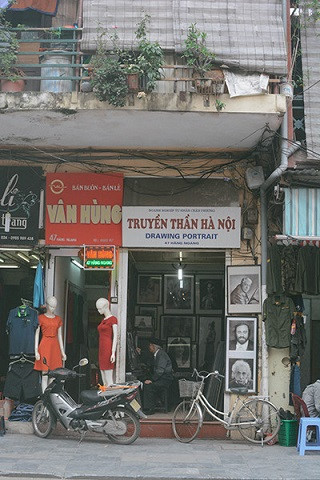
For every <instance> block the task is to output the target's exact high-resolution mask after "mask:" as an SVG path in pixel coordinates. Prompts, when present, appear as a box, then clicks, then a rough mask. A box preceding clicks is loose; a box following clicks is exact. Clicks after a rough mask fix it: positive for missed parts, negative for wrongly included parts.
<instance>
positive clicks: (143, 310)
mask: <svg viewBox="0 0 320 480" xmlns="http://www.w3.org/2000/svg"><path fill="white" fill-rule="evenodd" d="M139 313H140V315H143V316H145V315H146V316H148V317H152V325H153V328H155V327H156V326H157V319H158V309H157V307H149V306H146V307H140V308H139Z"/></svg>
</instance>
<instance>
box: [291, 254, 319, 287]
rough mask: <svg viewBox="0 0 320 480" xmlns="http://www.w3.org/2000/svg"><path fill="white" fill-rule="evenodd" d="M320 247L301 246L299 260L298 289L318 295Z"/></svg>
mask: <svg viewBox="0 0 320 480" xmlns="http://www.w3.org/2000/svg"><path fill="white" fill-rule="evenodd" d="M318 272H319V248H318V247H313V246H311V245H306V246H305V247H301V248H300V250H299V254H298V260H297V272H296V291H297V292H298V293H306V294H308V295H317V294H318V292H319V289H318V277H319V273H318Z"/></svg>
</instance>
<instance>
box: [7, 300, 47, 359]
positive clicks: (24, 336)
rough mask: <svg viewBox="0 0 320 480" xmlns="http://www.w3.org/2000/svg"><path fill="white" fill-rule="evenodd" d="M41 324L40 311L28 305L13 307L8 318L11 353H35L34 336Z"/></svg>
mask: <svg viewBox="0 0 320 480" xmlns="http://www.w3.org/2000/svg"><path fill="white" fill-rule="evenodd" d="M38 325H39V322H38V312H37V311H36V310H34V309H33V308H30V307H28V306H21V307H17V308H13V309H12V310H10V312H9V316H8V320H7V333H8V334H9V355H20V354H21V353H25V354H33V355H34V336H35V332H36V329H37V327H38Z"/></svg>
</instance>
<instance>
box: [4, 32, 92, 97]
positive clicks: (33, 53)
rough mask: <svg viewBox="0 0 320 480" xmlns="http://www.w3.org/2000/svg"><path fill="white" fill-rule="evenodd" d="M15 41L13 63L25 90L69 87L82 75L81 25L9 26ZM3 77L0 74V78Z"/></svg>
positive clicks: (76, 85)
mask: <svg viewBox="0 0 320 480" xmlns="http://www.w3.org/2000/svg"><path fill="white" fill-rule="evenodd" d="M11 30H12V31H14V32H15V33H16V35H17V40H18V42H19V50H18V61H17V64H16V65H14V67H15V68H16V69H17V70H18V72H19V73H21V74H22V76H23V79H24V80H25V81H26V82H27V88H26V89H27V90H29V91H33V90H35V91H41V90H43V91H47V90H48V88H47V87H48V82H52V83H51V89H50V90H51V91H73V90H78V89H79V83H80V81H81V78H82V69H83V66H84V64H83V53H82V52H81V51H80V40H81V31H82V29H81V28H73V27H70V28H65V27H64V28H62V27H61V28H29V27H28V28H22V27H21V28H13V29H11ZM5 78H6V77H4V76H0V79H5Z"/></svg>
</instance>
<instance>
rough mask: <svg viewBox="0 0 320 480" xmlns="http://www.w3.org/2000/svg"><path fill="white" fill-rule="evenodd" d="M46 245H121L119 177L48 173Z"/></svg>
mask: <svg viewBox="0 0 320 480" xmlns="http://www.w3.org/2000/svg"><path fill="white" fill-rule="evenodd" d="M46 182H47V187H46V244H47V245H70V246H74V245H77V246H80V245H84V244H87V245H115V246H121V244H122V234H121V221H122V197H123V176H122V175H121V174H120V175H118V174H108V175H104V174H98V173H48V174H47V177H46Z"/></svg>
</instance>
